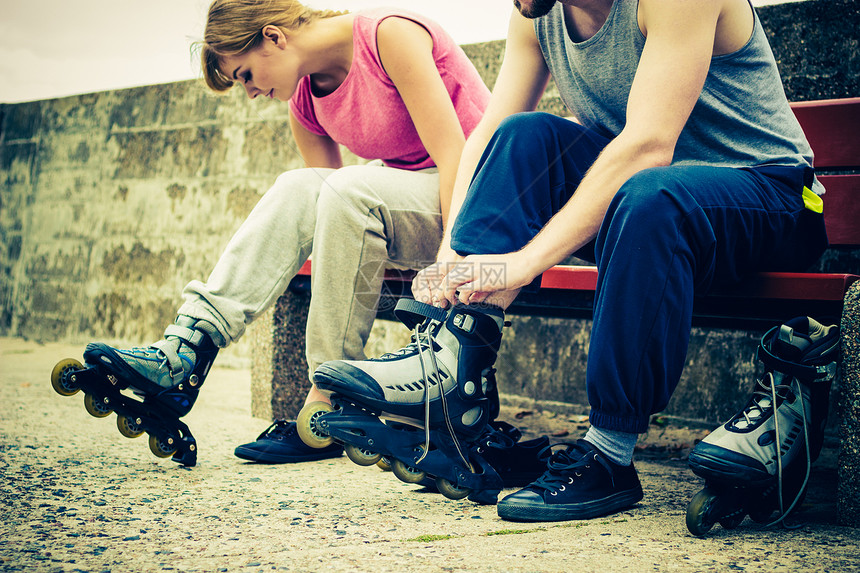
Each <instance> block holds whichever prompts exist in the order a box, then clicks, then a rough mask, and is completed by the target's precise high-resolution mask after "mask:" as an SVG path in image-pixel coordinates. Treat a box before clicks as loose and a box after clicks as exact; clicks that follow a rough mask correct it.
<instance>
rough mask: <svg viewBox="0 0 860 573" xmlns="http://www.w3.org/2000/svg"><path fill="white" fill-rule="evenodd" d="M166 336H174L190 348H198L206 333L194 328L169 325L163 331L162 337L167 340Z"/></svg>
mask: <svg viewBox="0 0 860 573" xmlns="http://www.w3.org/2000/svg"><path fill="white" fill-rule="evenodd" d="M168 336H175V337H176V338H179V339H181V340H184V341H185V342H187V343H188V344H190V345H191V346H200V344H201V343H202V342H203V337H204V336H206V333H205V332H203V331H201V330H197V329H194V328H188V327H187V326H180V325H178V324H170V325H168V326H167V328H165V329H164V337H165V338H167V337H168Z"/></svg>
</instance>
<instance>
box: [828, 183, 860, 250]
mask: <svg viewBox="0 0 860 573" xmlns="http://www.w3.org/2000/svg"><path fill="white" fill-rule="evenodd" d="M818 179H819V180H820V181H821V184H822V185H824V187H825V188H826V189H827V192H826V193H825V194H824V198H823V199H824V224H825V225H826V226H827V238H828V239H829V240H830V244H831V245H832V246H835V247H857V246H858V245H860V173H858V174H853V175H819V176H818Z"/></svg>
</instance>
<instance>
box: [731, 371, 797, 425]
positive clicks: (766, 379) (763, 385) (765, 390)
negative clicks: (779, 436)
mask: <svg viewBox="0 0 860 573" xmlns="http://www.w3.org/2000/svg"><path fill="white" fill-rule="evenodd" d="M784 379H785V376H784V375H780V376H779V381H777V376H774V374H773V373H772V372H766V373H765V375H764V376H762V377H761V378H760V379H759V380H758V381H757V382H756V386H755V389H754V390H753V393H752V397H751V398H750V401H749V402H748V403H747V405H746V407H745V408H744V409H743V410H741V411H740V412H739V413H738V414H737V415H736V416H735V417H734V419H732V421H731V425H732V426H733V427H734V428H736V429H738V430H748V429H750V428H754V427H756V426H758V425H759V424H761V423H762V422H764V421H765V420H767V419H768V415H769V414H773V413H775V412H776V409H777V408H779V405H780V404H781V403H782V402H783V401H784V400H786V399H787V398H788V396H789V394H790V393H791V392H792V388H791V386H790V385H787V384H781V383H780V381H782V380H784Z"/></svg>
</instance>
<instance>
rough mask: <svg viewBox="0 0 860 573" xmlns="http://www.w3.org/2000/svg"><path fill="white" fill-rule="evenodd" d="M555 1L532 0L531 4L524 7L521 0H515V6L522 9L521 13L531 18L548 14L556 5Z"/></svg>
mask: <svg viewBox="0 0 860 573" xmlns="http://www.w3.org/2000/svg"><path fill="white" fill-rule="evenodd" d="M555 3H556V0H532V3H531V6H530V7H528V8H524V7H523V5H522V3H521V2H520V0H514V6H515V7H516V9H517V10H519V11H520V14H522V15H523V16H525V17H526V18H531V19H535V18H540V17H541V16H546V15H547V14H549V11H550V10H552V7H553V6H555Z"/></svg>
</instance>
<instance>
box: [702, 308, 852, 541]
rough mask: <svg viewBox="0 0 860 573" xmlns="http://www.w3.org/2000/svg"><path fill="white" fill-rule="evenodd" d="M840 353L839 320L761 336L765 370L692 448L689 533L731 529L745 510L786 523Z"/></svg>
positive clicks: (800, 493)
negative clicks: (698, 480)
mask: <svg viewBox="0 0 860 573" xmlns="http://www.w3.org/2000/svg"><path fill="white" fill-rule="evenodd" d="M838 353H839V328H838V326H836V325H832V326H824V325H822V324H819V323H818V322H817V321H815V320H813V319H811V318H808V317H798V318H794V319H792V320H789V321H788V322H786V323H785V324H782V325H780V326H777V327H774V328H772V329H771V330H769V331H768V332H767V333H766V334H765V335H764V336H763V337H762V339H761V343H760V344H759V347H758V352H757V359H758V360H760V361H761V362H762V363H763V364H764V367H765V371H764V375H763V376H762V378H760V379H759V380H758V381H757V382H756V383H755V386H754V388H753V392H752V396H751V397H750V398H749V400H748V401H747V403H746V405H745V406H744V407H743V409H741V410H740V411H739V412H738V413H737V414H735V415H734V416H732V418H730V419H729V420H728V421H727V422H726V423H725V424H723V425H722V426H720V427H718V428H717V429H715V430H714V431H713V432H711V434H709V435H708V436H707V437H706V438H705V439H704V440H703V441H701V442H700V443H698V444H697V445H696V447H695V448H694V449H693V451H692V452H691V453H690V457H689V460H688V462H689V465H690V469H691V470H692V471H693V473H695V474H696V475H698V476H699V477H702V478H705V482H706V487H705V488H704V489H703V490H702V491H700V492H699V493H697V494H696V495H695V496H693V499H692V500H691V501H690V504H689V506H688V507H687V517H686V521H687V528H688V529H689V530H690V533H692V534H693V535H697V536H701V535H704V534H705V533H707V532H708V531H709V530H710V529H711V527H713V525H714V524H715V523H719V524H720V525H722V526H723V527H724V528H726V529H733V528H735V527H737V526H738V525H739V524H740V523H741V522H742V521H743V520H744V518H745V517H746V516H747V515H749V516H750V517H751V518H752V519H753V520H754V521H756V522H759V523H768V522H769V521H770V523H769V525H773V524H776V523H783V525H784V520H785V518H786V517H787V516H788V515H789V514H790V513H791V512H792V511H793V510H795V509H796V508H797V506H798V505H799V504H800V502H801V501H802V499H803V497H804V495H805V494H806V486H807V483H808V480H809V473H810V468H811V466H812V463H813V462H814V461H815V460H816V459H817V458H818V454H819V453H820V451H821V446H822V443H823V439H824V425H825V423H826V420H827V409H828V403H829V393H830V385H831V383H832V381H833V378H834V376H835V374H836V360H837V356H838ZM774 511H778V515H777V517H776V519H774V520H773V521H771V516H772V515H773V512H774Z"/></svg>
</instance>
